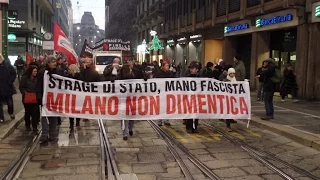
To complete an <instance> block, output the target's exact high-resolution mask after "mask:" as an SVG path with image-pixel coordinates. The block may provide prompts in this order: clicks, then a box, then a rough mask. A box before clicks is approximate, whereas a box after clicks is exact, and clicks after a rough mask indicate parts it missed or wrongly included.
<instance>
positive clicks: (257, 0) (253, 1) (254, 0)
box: [247, 0, 261, 7]
mask: <svg viewBox="0 0 320 180" xmlns="http://www.w3.org/2000/svg"><path fill="white" fill-rule="evenodd" d="M259 4H261V0H247V7H253V6H257V5H259Z"/></svg>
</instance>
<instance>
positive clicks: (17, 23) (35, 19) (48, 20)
mask: <svg viewBox="0 0 320 180" xmlns="http://www.w3.org/2000/svg"><path fill="white" fill-rule="evenodd" d="M53 15H54V9H53V6H52V1H51V0H26V1H20V0H10V3H9V6H8V27H9V28H8V41H9V42H8V57H9V59H10V61H11V62H14V61H15V60H16V59H17V56H18V55H21V56H22V57H23V58H24V59H25V55H26V52H28V53H29V54H30V55H31V56H33V57H35V58H38V57H39V56H40V55H42V54H43V50H42V42H43V34H44V33H45V32H50V33H52V32H53Z"/></svg>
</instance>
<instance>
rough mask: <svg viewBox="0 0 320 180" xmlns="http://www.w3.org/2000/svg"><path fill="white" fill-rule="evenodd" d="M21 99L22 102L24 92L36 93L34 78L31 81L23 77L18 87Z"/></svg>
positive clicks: (29, 78) (25, 76)
mask: <svg viewBox="0 0 320 180" xmlns="http://www.w3.org/2000/svg"><path fill="white" fill-rule="evenodd" d="M19 89H20V92H21V94H22V99H23V100H24V95H25V92H28V93H36V77H34V78H33V79H32V78H31V77H28V76H27V75H23V76H22V78H21V81H20V85H19Z"/></svg>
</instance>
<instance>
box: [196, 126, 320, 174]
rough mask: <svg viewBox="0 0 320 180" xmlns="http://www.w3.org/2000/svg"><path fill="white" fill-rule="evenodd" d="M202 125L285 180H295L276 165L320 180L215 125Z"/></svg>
mask: <svg viewBox="0 0 320 180" xmlns="http://www.w3.org/2000/svg"><path fill="white" fill-rule="evenodd" d="M200 124H203V125H205V126H207V127H209V128H211V129H212V130H213V131H214V132H216V133H218V134H220V135H222V136H223V137H225V138H226V139H228V140H229V141H230V142H231V143H233V144H234V145H236V146H238V147H240V148H241V149H243V150H244V151H246V152H247V153H248V154H249V155H250V156H251V157H253V158H254V159H256V160H258V161H259V162H261V163H262V164H264V165H265V166H266V167H268V168H269V169H271V170H273V171H274V172H276V173H277V174H278V175H279V176H281V177H282V178H283V179H287V180H294V178H293V177H291V176H290V175H289V174H288V173H286V172H284V171H283V170H281V168H279V167H278V166H277V165H275V164H276V163H278V164H281V165H283V166H285V167H287V168H288V169H290V170H292V171H294V172H296V173H298V174H300V175H302V176H304V177H308V178H310V179H312V180H319V177H316V176H314V175H313V174H311V173H309V172H308V171H306V170H304V169H301V168H299V167H297V166H294V165H292V164H289V163H287V162H285V161H283V160H281V159H279V158H277V157H275V156H274V155H273V154H272V153H269V152H267V151H263V150H261V149H259V148H257V147H254V146H252V145H249V144H248V143H246V142H245V141H243V140H240V139H238V138H236V137H235V136H232V135H231V134H229V133H226V132H224V131H223V130H222V129H220V128H218V127H215V126H214V125H211V124H208V123H206V122H201V123H200Z"/></svg>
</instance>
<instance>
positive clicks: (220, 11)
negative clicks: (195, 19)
mask: <svg viewBox="0 0 320 180" xmlns="http://www.w3.org/2000/svg"><path fill="white" fill-rule="evenodd" d="M226 10H227V0H220V1H218V2H217V17H220V16H224V15H226Z"/></svg>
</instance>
